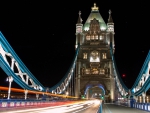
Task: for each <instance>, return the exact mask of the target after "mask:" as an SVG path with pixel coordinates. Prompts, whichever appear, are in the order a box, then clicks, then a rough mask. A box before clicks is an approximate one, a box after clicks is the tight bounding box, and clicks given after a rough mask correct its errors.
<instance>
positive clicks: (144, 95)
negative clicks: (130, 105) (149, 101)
mask: <svg viewBox="0 0 150 113" xmlns="http://www.w3.org/2000/svg"><path fill="white" fill-rule="evenodd" d="M145 97H146V93H145V92H143V93H142V102H143V103H145Z"/></svg>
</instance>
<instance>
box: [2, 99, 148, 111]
mask: <svg viewBox="0 0 150 113" xmlns="http://www.w3.org/2000/svg"><path fill="white" fill-rule="evenodd" d="M64 104H65V103H64ZM100 105H101V102H100V101H99V100H90V101H83V102H75V103H73V104H67V105H59V106H51V107H41V108H40V107H39V108H23V109H17V108H14V109H7V110H1V109H0V113H97V111H98V108H99V106H100ZM102 106H103V112H102V113H150V112H148V111H143V110H139V109H135V108H129V107H125V106H120V105H115V104H102Z"/></svg>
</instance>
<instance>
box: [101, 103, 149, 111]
mask: <svg viewBox="0 0 150 113" xmlns="http://www.w3.org/2000/svg"><path fill="white" fill-rule="evenodd" d="M103 113H150V112H148V111H143V110H140V109H135V108H130V107H125V106H120V105H115V104H103Z"/></svg>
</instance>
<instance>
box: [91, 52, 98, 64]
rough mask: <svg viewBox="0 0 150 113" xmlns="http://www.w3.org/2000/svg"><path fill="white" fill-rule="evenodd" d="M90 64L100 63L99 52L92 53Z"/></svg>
mask: <svg viewBox="0 0 150 113" xmlns="http://www.w3.org/2000/svg"><path fill="white" fill-rule="evenodd" d="M90 62H100V58H99V53H98V51H92V52H91V54H90Z"/></svg>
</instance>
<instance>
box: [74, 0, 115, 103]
mask: <svg viewBox="0 0 150 113" xmlns="http://www.w3.org/2000/svg"><path fill="white" fill-rule="evenodd" d="M78 44H79V45H80V51H79V54H78V57H77V62H76V82H75V83H76V87H75V96H77V97H81V96H82V95H84V96H86V97H87V98H92V97H95V95H104V96H105V100H106V101H113V100H114V98H115V97H114V93H115V80H114V77H113V76H114V74H113V73H114V72H113V68H112V58H111V54H110V44H112V47H113V52H114V50H115V49H114V23H113V20H112V17H111V11H109V18H108V23H107V25H106V24H105V22H104V20H103V18H102V16H101V14H100V13H99V9H98V7H97V6H96V4H95V3H94V6H93V7H92V8H91V13H90V15H89V17H88V19H87V20H86V22H85V24H84V25H83V24H82V19H81V12H79V18H78V21H77V24H76V45H75V47H76V48H77V46H78Z"/></svg>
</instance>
